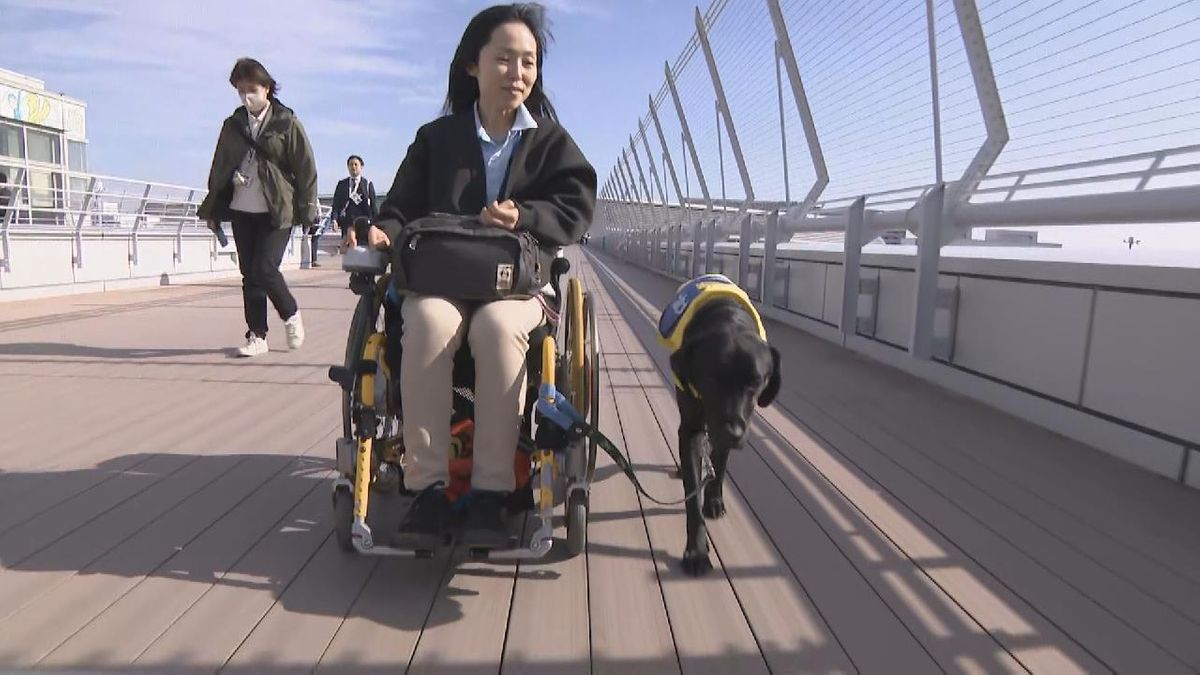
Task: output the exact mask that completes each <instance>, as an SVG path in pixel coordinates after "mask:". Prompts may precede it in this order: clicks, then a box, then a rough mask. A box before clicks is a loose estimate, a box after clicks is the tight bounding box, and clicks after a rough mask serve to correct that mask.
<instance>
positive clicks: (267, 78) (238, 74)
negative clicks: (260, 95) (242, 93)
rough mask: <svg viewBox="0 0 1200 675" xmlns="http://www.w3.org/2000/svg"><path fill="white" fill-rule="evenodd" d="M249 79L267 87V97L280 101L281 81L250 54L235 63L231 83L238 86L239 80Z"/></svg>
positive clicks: (230, 75)
mask: <svg viewBox="0 0 1200 675" xmlns="http://www.w3.org/2000/svg"><path fill="white" fill-rule="evenodd" d="M243 80H249V81H250V82H252V83H254V84H257V85H259V86H262V87H266V89H267V98H268V99H270V100H272V101H276V102H278V101H279V98H278V94H279V89H280V87H279V83H278V82H276V81H275V78H273V77H271V73H269V72H267V67H266V66H264V65H263V64H261V63H259V62H258V60H257V59H252V58H250V57H248V56H243V57H242V58H240V59H238V60H237V63H234V64H233V70H232V71H230V73H229V84H232V85H233V86H235V87H236V86H238V82H241V81H243Z"/></svg>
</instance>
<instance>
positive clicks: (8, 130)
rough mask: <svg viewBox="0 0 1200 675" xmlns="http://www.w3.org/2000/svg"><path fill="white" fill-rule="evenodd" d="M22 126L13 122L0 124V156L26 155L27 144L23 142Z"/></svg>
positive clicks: (22, 156) (19, 156) (18, 157)
mask: <svg viewBox="0 0 1200 675" xmlns="http://www.w3.org/2000/svg"><path fill="white" fill-rule="evenodd" d="M21 137H22V134H21V127H15V126H13V125H11V124H0V156H3V157H16V158H17V159H22V158H24V157H25V144H24V143H22V142H21Z"/></svg>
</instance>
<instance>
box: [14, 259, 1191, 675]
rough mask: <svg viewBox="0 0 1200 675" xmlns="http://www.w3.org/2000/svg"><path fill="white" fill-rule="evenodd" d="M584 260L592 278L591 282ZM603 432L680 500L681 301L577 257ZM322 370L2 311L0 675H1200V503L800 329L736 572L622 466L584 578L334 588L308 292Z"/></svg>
mask: <svg viewBox="0 0 1200 675" xmlns="http://www.w3.org/2000/svg"><path fill="white" fill-rule="evenodd" d="M590 253H591V252H589V254H590ZM572 256H573V259H574V261H575V263H576V265H575V271H576V272H577V273H579V274H580V275H581V276H582V277H583V278H584V280H585V282H586V284H587V286H588V288H589V289H591V290H592V291H593V292H594V293H595V295H596V298H597V299H598V301H599V307H598V310H599V312H598V313H599V322H600V330H599V333H600V336H601V340H602V350H603V382H602V384H603V423H602V427H603V429H604V431H605V432H606V433H608V434H609V435H610V436H611V437H612V438H613V439H614V440H616V441H617V442H618V443H619V444H620V445H622V446H623V447H624V448H626V450H627V451H628V452H629V453H630V455H631V456H632V459H633V461H634V463H635V464H636V465H637V466H638V467H639V470H640V472H641V473H642V476H643V480H644V482H645V485H646V487H647V488H648V489H649V490H651V491H652V492H653V493H655V494H656V495H661V496H662V497H664V498H665V497H671V498H675V497H678V496H679V495H680V494H681V490H680V487H679V485H678V482H677V481H676V480H674V479H672V478H671V477H670V475H669V471H670V469H671V468H673V467H674V465H675V458H674V451H675V449H674V445H675V443H674V436H675V432H674V428H675V425H676V423H677V419H676V412H675V409H674V403H673V395H672V392H671V389H670V387H669V385H668V384H667V380H666V379H665V378H664V376H663V372H664V370H665V367H666V362H665V357H664V355H663V354H662V353H661V351H660V350H659V349H658V347H657V346H656V345H655V343H654V341H653V339H652V337H653V330H654V329H653V325H652V322H653V320H654V319H656V318H657V313H658V307H660V306H661V305H662V303H664V302H665V301H666V300H667V299H668V298H669V297H670V294H671V292H672V291H673V290H674V286H675V284H674V282H670V281H666V280H664V279H661V278H659V277H657V276H654V275H651V274H650V273H648V272H644V271H641V270H637V269H635V268H632V267H629V266H626V265H623V264H621V263H617V262H614V261H611V260H608V259H600V260H598V261H594V260H593V259H592V258H590V257H588V258H586V259H585V256H584V254H583V253H582V252H579V251H575V252H573V254H572ZM289 278H290V279H291V283H292V285H293V289H295V291H296V292H297V294H298V296H299V297H300V299H301V306H302V307H303V311H304V316H305V320H306V324H307V326H308V332H309V335H308V343H307V344H306V345H305V346H304V348H303V349H302V350H300V351H298V352H294V353H292V352H288V351H287V350H286V348H285V347H282V343H283V340H282V327H281V326H280V325H279V323H278V321H277V319H274V318H273V319H272V321H273V333H272V343H273V345H278V346H280V351H278V352H272V353H271V354H270V355H268V356H266V357H262V358H259V359H255V360H253V361H248V362H247V361H240V360H236V359H233V358H229V357H228V355H227V350H228V347H229V346H230V345H231V344H233V343H234V342H236V341H237V339H238V332H239V331H238V326H239V324H240V321H241V310H240V302H241V299H240V291H239V290H238V288H237V286H236V284H234V283H230V284H217V285H213V286H207V287H198V286H191V287H177V288H165V289H158V290H153V291H145V292H136V293H113V294H107V295H100V296H95V295H93V296H80V297H75V298H70V299H59V300H46V301H39V302H33V303H20V304H9V305H0V411H2V412H0V425H2V426H0V428H2V429H3V434H2V438H0V671H13V670H16V671H21V670H24V669H31V670H32V669H39V670H57V671H83V672H133V673H142V672H165V671H173V672H186V673H193V672H194V673H200V672H213V671H216V670H221V669H223V670H224V671H226V672H234V673H242V672H245V673H267V674H273V673H282V672H310V671H313V670H321V671H323V672H331V673H354V672H366V673H385V672H386V673H394V672H402V671H405V670H407V671H408V672H414V673H425V672H429V673H433V672H436V673H448V674H451V675H457V674H459V673H495V672H505V673H535V674H543V673H544V674H546V675H550V674H559V673H620V674H621V675H631V674H633V673H655V674H657V673H671V672H685V673H714V674H716V673H721V674H727V673H739V674H740V673H768V672H770V673H799V672H812V673H832V672H870V673H933V672H939V671H941V672H955V673H958V672H964V673H996V672H1020V671H1025V670H1028V671H1033V672H1044V673H1070V672H1104V671H1119V672H1128V673H1155V674H1161V673H1189V672H1192V673H1194V672H1197V670H1198V669H1200V525H1198V523H1200V494H1197V493H1196V492H1194V491H1188V490H1186V489H1184V488H1181V487H1179V486H1178V485H1175V484H1172V483H1169V482H1167V481H1162V480H1158V479H1155V478H1153V477H1151V476H1150V475H1148V474H1145V473H1143V472H1141V471H1139V470H1137V469H1134V468H1131V467H1129V466H1127V465H1124V464H1122V463H1120V462H1118V461H1116V460H1113V459H1111V458H1109V457H1107V456H1104V455H1102V454H1100V453H1098V452H1096V451H1094V450H1092V449H1090V448H1087V447H1084V446H1081V445H1079V444H1077V443H1074V442H1071V441H1068V440H1066V439H1063V438H1061V437H1058V436H1055V435H1053V434H1051V433H1048V432H1046V431H1043V430H1040V429H1038V428H1036V427H1033V426H1031V425H1029V424H1026V423H1024V422H1022V421H1020V420H1016V419H1013V418H1011V417H1007V416H1005V415H1003V414H1000V413H998V412H996V411H994V410H991V409H988V408H986V407H983V406H981V405H978V404H976V403H973V402H971V401H968V400H965V399H962V398H959V397H956V396H954V395H952V394H949V393H947V392H945V391H943V390H940V389H938V388H936V387H933V386H931V385H929V384H926V383H923V382H921V381H918V380H916V379H914V378H912V377H909V376H907V375H904V374H902V373H899V372H896V371H894V370H891V369H887V368H884V367H881V366H879V365H878V364H875V363H873V362H870V361H868V360H866V359H863V358H860V357H858V356H855V355H853V354H850V353H847V352H845V351H842V350H840V349H838V348H836V347H835V346H833V345H830V344H827V343H824V342H822V341H820V340H817V339H815V338H812V337H810V336H808V335H805V334H803V333H800V332H797V331H794V330H791V329H789V328H787V327H782V326H777V325H770V326H769V327H768V330H769V331H770V334H771V338H772V342H773V343H774V344H775V345H776V346H777V347H779V348H780V350H781V351H782V354H783V364H784V388H783V393H782V394H781V396H780V398H779V400H778V401H777V402H776V404H775V405H774V406H772V407H771V408H770V409H768V410H765V411H763V412H762V415H761V417H760V418H759V419H758V420H757V421H756V423H755V424H754V428H753V430H752V442H751V444H750V445H749V446H748V447H747V448H746V449H745V450H744V451H742V452H740V453H736V454H735V456H734V457H733V458H732V459H731V466H730V476H731V484H730V485H728V486H727V489H726V495H727V497H726V503H727V506H728V509H729V513H728V515H727V517H726V518H725V519H723V520H721V521H718V522H715V523H713V524H712V526H711V528H710V535H711V537H712V540H713V550H714V552H715V554H716V555H714V563H715V564H716V569H715V570H714V572H713V573H712V574H710V575H709V576H708V577H706V578H703V579H691V578H688V577H686V576H685V575H683V574H682V573H681V571H680V569H679V566H678V559H679V556H680V554H681V553H682V548H683V521H684V519H683V514H682V509H680V508H664V507H660V506H657V505H654V504H653V503H651V502H648V501H644V500H642V499H640V498H639V497H638V495H637V494H636V492H635V491H634V490H633V488H632V486H631V485H630V484H629V483H628V481H626V480H625V479H624V478H623V477H622V476H621V475H620V474H619V473H617V472H616V471H615V470H614V468H613V467H612V465H611V464H609V463H608V462H606V461H605V460H603V459H602V460H601V468H600V472H599V476H600V480H599V481H598V482H597V483H596V484H595V486H594V488H593V493H592V503H593V511H592V521H591V525H590V542H589V547H588V551H587V553H586V555H582V556H579V557H576V558H574V559H563V558H562V557H560V556H552V559H550V560H547V561H541V562H537V563H529V564H521V565H501V564H494V563H477V562H469V561H466V560H464V559H463V556H462V555H461V553H460V552H457V551H451V552H448V553H447V554H446V555H443V556H441V557H439V558H436V559H434V560H429V561H415V560H379V559H365V558H359V557H353V556H347V555H344V554H342V553H341V552H340V551H339V550H338V549H337V546H336V544H335V542H334V541H333V538H332V533H331V525H330V517H331V515H332V510H331V507H330V492H329V490H330V476H331V474H332V461H331V458H332V451H333V441H334V438H335V436H336V435H337V434H338V433H339V431H340V418H339V413H338V405H339V395H338V391H337V389H336V388H335V387H334V385H332V384H330V383H328V382H327V380H326V378H325V371H326V368H327V367H328V365H329V364H331V363H334V362H337V361H339V360H340V358H341V353H342V351H343V348H344V339H345V331H346V329H347V326H348V322H349V317H350V311H351V308H352V303H353V296H352V295H351V294H350V293H349V291H347V290H345V289H344V281H345V277H344V275H342V274H341V273H339V272H336V271H332V270H331V271H316V270H309V271H304V272H299V273H294V274H291V275H289Z"/></svg>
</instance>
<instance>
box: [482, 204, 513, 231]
mask: <svg viewBox="0 0 1200 675" xmlns="http://www.w3.org/2000/svg"><path fill="white" fill-rule="evenodd" d="M518 216H520V211H518V210H517V205H516V203H515V202H514V201H513V200H511V199H506V200H504V201H502V202H492V203H491V204H488V205H487V206H485V207H483V210H482V211H480V212H479V219H480V220H481V221H483V224H484V225H491V226H492V227H499V228H500V229H503V230H509V231H512V230H513V229H515V228H516V226H517V217H518Z"/></svg>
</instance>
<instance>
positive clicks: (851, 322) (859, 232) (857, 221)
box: [839, 197, 867, 347]
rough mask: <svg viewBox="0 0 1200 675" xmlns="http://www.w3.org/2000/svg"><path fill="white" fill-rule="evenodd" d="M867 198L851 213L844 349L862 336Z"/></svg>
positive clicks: (842, 327) (844, 279)
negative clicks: (861, 283)
mask: <svg viewBox="0 0 1200 675" xmlns="http://www.w3.org/2000/svg"><path fill="white" fill-rule="evenodd" d="M866 204H867V198H866V197H859V198H858V199H856V200H854V203H853V204H851V205H850V210H849V211H848V212H847V216H848V218H847V221H846V239H845V243H844V244H843V249H844V252H845V256H844V260H843V265H842V314H841V321H840V325H839V329H840V330H841V334H842V346H843V347H844V346H846V342H847V341H848V340H849V339H850V337H851V336H853V335H855V334H857V333H858V293H859V280H860V279H861V278H862V247H863V243H864V242H863V240H864V239H866V237H865V233H866V223H865V220H866Z"/></svg>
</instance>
